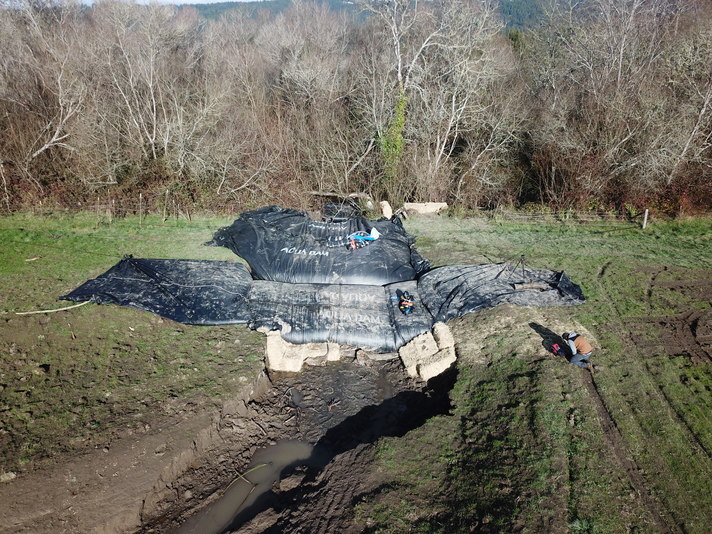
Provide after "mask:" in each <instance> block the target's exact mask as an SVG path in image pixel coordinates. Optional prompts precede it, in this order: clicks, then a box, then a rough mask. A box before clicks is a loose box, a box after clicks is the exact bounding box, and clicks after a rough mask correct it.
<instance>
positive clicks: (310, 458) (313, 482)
mask: <svg viewBox="0 0 712 534" xmlns="http://www.w3.org/2000/svg"><path fill="white" fill-rule="evenodd" d="M369 364H370V365H368V366H363V365H359V364H358V363H357V362H355V361H352V362H343V361H342V362H338V363H332V364H329V365H327V366H323V367H307V368H306V369H305V370H304V371H303V372H301V373H299V374H297V375H282V376H278V375H272V376H270V379H271V387H270V388H269V389H268V390H267V391H266V392H264V393H263V394H262V395H260V396H258V397H256V398H255V399H253V400H252V401H250V402H249V403H248V404H247V409H246V413H245V414H244V415H243V416H241V417H240V418H239V419H237V420H236V419H233V420H231V421H223V422H222V424H223V425H227V424H228V423H229V424H230V425H232V428H237V429H239V431H240V432H241V434H242V435H243V437H244V439H242V440H237V441H235V440H231V442H232V444H231V450H219V449H218V450H215V451H214V452H212V453H211V454H210V455H209V457H207V458H205V464H204V465H202V466H197V467H196V468H195V469H194V470H192V472H189V473H187V474H186V475H185V476H184V477H182V479H181V480H178V481H175V482H174V483H173V484H172V490H173V491H172V494H173V495H174V496H176V497H174V498H173V499H172V502H167V503H165V505H164V506H163V507H162V508H163V509H164V510H165V511H166V514H165V515H163V516H162V517H160V518H159V517H157V518H154V519H153V520H151V519H150V518H145V519H146V521H144V527H143V528H142V529H141V532H151V533H154V532H155V533H158V532H161V533H163V532H180V533H181V534H184V533H190V532H201V533H203V532H216V533H218V532H230V531H236V530H237V529H240V531H242V526H243V525H246V524H248V523H250V525H252V526H250V527H249V528H248V530H249V531H250V532H279V531H289V530H290V529H292V528H294V525H295V524H300V525H306V524H308V522H306V523H305V522H304V521H303V520H301V519H300V517H301V516H303V515H304V514H310V515H314V516H315V517H318V518H319V521H320V522H325V524H328V525H329V527H328V528H336V526H337V525H338V524H339V522H340V521H341V520H342V518H341V517H340V516H341V515H343V514H344V511H345V510H346V511H348V509H349V508H348V507H346V508H344V507H338V508H335V509H322V508H321V507H322V506H327V504H323V503H321V502H319V501H320V500H319V499H316V500H313V499H312V498H311V497H310V498H308V499H307V496H308V495H313V493H314V491H315V488H318V487H319V486H321V485H324V484H325V483H326V482H327V481H325V478H328V477H333V476H336V477H340V478H343V480H344V481H345V482H346V481H348V482H347V484H346V486H347V488H346V489H345V492H344V494H345V495H347V494H348V488H354V487H355V485H356V483H357V480H358V476H359V473H360V471H361V469H360V468H359V462H361V461H367V460H365V459H366V458H367V457H368V454H363V452H364V450H367V449H370V448H372V447H371V445H372V444H373V443H375V442H376V441H377V440H378V439H379V438H380V437H382V436H402V435H404V434H405V433H406V432H408V431H409V430H412V429H414V428H417V427H418V426H420V425H422V424H423V423H425V422H426V421H427V420H428V419H429V418H430V417H433V416H435V415H438V414H443V413H447V412H448V411H449V410H450V399H449V391H450V389H451V388H452V386H453V384H454V382H455V371H454V370H453V371H451V372H449V373H445V374H444V375H441V376H440V377H437V378H434V379H432V380H431V381H430V382H429V383H428V384H425V383H423V382H418V381H415V380H413V379H411V378H410V377H408V376H407V374H406V373H405V371H404V369H403V367H402V365H401V363H400V361H396V360H394V361H386V362H376V361H373V362H369ZM335 460H336V463H337V464H338V466H339V467H338V469H337V470H336V471H335V472H333V473H332V471H333V466H334V463H335ZM263 464H266V465H263ZM248 471H249V473H247V474H246V472H248ZM263 477H264V478H263ZM216 478H218V479H220V480H219V483H218V484H216V482H215V480H216ZM243 478H244V479H243ZM258 478H260V480H259V481H258ZM258 486H259V487H258ZM186 493H190V494H191V495H195V498H194V499H192V500H191V501H190V502H183V501H184V500H183V499H181V498H180V496H181V495H185V494H186ZM305 500H309V501H310V502H309V503H308V506H306V507H305V506H304V505H305V503H304V501H305ZM265 517H268V518H269V520H264V518H265ZM260 518H262V519H260ZM285 529H287V530H285ZM322 530H323V529H322V528H321V527H319V528H317V530H316V531H322Z"/></svg>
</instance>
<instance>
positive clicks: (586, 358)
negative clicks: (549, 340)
mask: <svg viewBox="0 0 712 534" xmlns="http://www.w3.org/2000/svg"><path fill="white" fill-rule="evenodd" d="M561 337H562V338H564V341H566V342H567V343H568V344H569V349H571V359H570V360H569V362H571V363H573V364H574V365H578V366H579V367H583V368H584V369H588V370H589V371H593V369H594V367H595V365H593V363H591V353H592V352H593V347H592V346H591V344H590V343H589V342H588V340H587V339H586V338H585V337H583V336H581V335H579V334H577V333H576V332H564V333H563V334H561Z"/></svg>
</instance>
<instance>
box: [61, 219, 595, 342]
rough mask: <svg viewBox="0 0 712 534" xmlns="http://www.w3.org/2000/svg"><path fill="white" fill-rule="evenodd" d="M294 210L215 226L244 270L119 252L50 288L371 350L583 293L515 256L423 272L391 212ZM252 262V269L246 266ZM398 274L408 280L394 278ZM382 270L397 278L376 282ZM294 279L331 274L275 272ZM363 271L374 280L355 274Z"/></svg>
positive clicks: (188, 320)
mask: <svg viewBox="0 0 712 534" xmlns="http://www.w3.org/2000/svg"><path fill="white" fill-rule="evenodd" d="M304 217H305V216H304V214H302V213H301V212H295V211H293V210H283V209H281V208H265V209H263V210H257V211H255V212H249V213H246V214H243V215H242V216H241V217H240V218H239V219H238V220H237V221H235V224H233V225H232V226H230V227H228V228H223V229H222V230H220V231H218V232H217V233H216V238H215V240H214V242H215V243H220V244H225V243H232V244H234V245H235V248H234V249H233V250H235V251H236V252H238V251H239V252H241V255H242V256H243V257H244V258H245V259H246V260H247V261H248V262H249V263H250V267H251V269H252V275H251V273H250V272H248V270H247V269H246V268H245V266H244V265H242V264H240V263H236V262H235V263H233V262H224V261H205V260H157V259H136V258H132V257H125V258H124V259H123V260H121V261H120V262H119V263H118V264H117V265H115V266H114V267H112V268H111V269H109V270H108V271H107V272H106V273H104V274H102V275H101V276H99V277H97V278H96V279H94V280H89V281H88V282H86V283H84V284H83V285H82V286H80V287H78V288H77V289H75V290H74V291H72V292H71V293H70V294H68V295H65V296H64V297H61V298H63V299H65V300H71V301H75V302H83V301H92V302H96V303H98V304H104V303H111V304H119V305H123V306H131V307H134V308H137V309H140V310H145V311H149V312H153V313H156V314H158V315H160V316H162V317H166V318H168V319H173V320H175V321H178V322H181V323H185V324H194V325H224V324H238V323H247V324H249V325H250V327H251V328H255V329H256V328H267V329H269V330H280V331H281V335H282V337H283V338H284V339H286V340H287V341H289V342H291V343H297V344H300V343H315V342H334V343H340V344H344V345H352V346H357V347H363V348H367V349H371V350H374V351H378V352H391V351H395V350H397V349H398V348H399V347H401V346H402V345H404V344H405V343H407V342H408V341H410V340H411V339H413V338H414V337H415V336H417V335H419V334H421V333H423V332H427V331H429V330H430V329H431V328H432V326H433V324H434V323H435V322H436V321H448V320H449V319H452V318H454V317H460V316H462V315H465V314H468V313H472V312H475V311H478V310H481V309H484V308H491V307H494V306H497V305H500V304H504V303H509V304H518V305H524V306H556V305H573V304H581V303H583V302H584V301H585V299H584V296H583V293H582V292H581V289H580V288H579V286H577V285H576V284H574V283H573V282H571V280H569V278H568V277H567V276H566V274H565V273H563V272H556V271H548V270H542V269H530V268H528V267H526V266H524V264H523V261H522V262H521V263H520V264H518V265H516V266H513V265H511V264H508V263H500V264H488V265H452V266H446V267H439V268H437V269H433V270H431V271H429V272H424V271H425V269H426V268H427V262H426V261H425V260H423V259H422V258H421V257H420V255H419V254H418V253H417V251H416V250H415V249H414V248H413V247H412V238H411V237H410V236H409V235H408V234H407V233H406V232H405V231H404V230H403V228H402V226H401V225H400V224H399V223H396V222H394V221H388V220H382V221H375V222H374V223H369V222H368V221H366V220H365V219H363V218H356V219H351V220H349V221H348V224H347V223H332V224H326V223H314V222H313V221H305V220H304ZM259 221H262V222H261V223H260V222H259ZM280 221H281V222H280ZM268 223H269V224H268ZM373 227H376V228H378V231H379V232H382V233H381V236H380V237H379V239H377V240H374V241H371V242H370V243H369V244H367V245H364V246H362V247H361V248H356V249H355V250H346V248H345V247H344V246H341V244H339V243H338V241H339V239H342V238H343V236H344V234H346V235H348V233H347V232H352V231H354V230H355V229H356V228H363V232H365V233H370V232H371V228H373ZM277 228H279V231H277ZM278 236H281V240H282V244H285V243H287V244H290V247H288V250H289V249H291V248H292V247H291V245H293V244H294V243H295V242H297V241H298V242H301V243H310V246H314V247H317V248H314V249H313V250H327V251H334V253H333V254H329V255H327V254H315V255H310V254H305V255H302V254H295V253H289V252H287V253H283V252H282V251H281V249H279V248H278V247H279V244H280V243H279V239H278ZM389 236H390V237H389ZM250 240H252V241H250ZM298 246H302V245H298ZM304 246H306V245H304ZM230 248H232V247H230ZM283 248H285V247H283ZM299 250H301V249H299ZM304 250H307V249H304ZM310 250H312V249H310ZM389 251H390V252H389ZM390 253H392V254H393V255H394V256H395V257H396V258H397V261H394V260H393V258H392V257H390V256H389V254H390ZM371 256H374V257H373V258H372V257H371ZM406 258H410V261H409V260H407V259H406ZM366 259H368V261H365V260H366ZM347 260H348V261H347ZM252 262H255V263H254V264H253V263H252ZM260 269H261V275H260V276H254V275H255V274H256V271H258V270H260ZM330 269H334V271H332V270H330ZM421 273H422V275H421V276H420V277H419V278H417V280H416V277H417V276H418V275H419V274H421ZM406 275H407V276H409V277H410V278H407V279H400V278H401V277H403V276H406ZM253 276H254V277H255V278H263V279H257V280H253ZM265 277H271V278H272V279H268V280H265V279H264V278H265ZM391 278H398V280H397V281H395V282H393V283H380V281H381V280H384V279H385V280H389V279H391ZM302 279H317V280H331V279H335V280H337V282H340V283H313V282H312V283H293V282H286V281H283V280H302ZM346 280H358V282H354V283H346V282H345V281H346ZM370 280H376V281H378V282H377V283H367V282H368V281H370ZM404 292H408V293H410V295H411V296H412V298H413V301H414V306H413V311H412V313H410V314H408V315H405V314H403V313H401V312H400V310H399V309H398V304H399V300H400V296H401V295H402V294H403V293H404Z"/></svg>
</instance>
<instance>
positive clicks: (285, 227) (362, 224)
mask: <svg viewBox="0 0 712 534" xmlns="http://www.w3.org/2000/svg"><path fill="white" fill-rule="evenodd" d="M373 229H375V230H376V232H375V233H374V232H373ZM374 235H376V236H377V237H376V238H373V237H372V236H374ZM414 243H415V240H414V239H413V237H412V236H410V235H409V234H408V233H407V232H406V231H405V230H404V228H403V225H402V224H401V222H400V219H398V218H393V219H390V220H389V219H382V220H378V221H369V220H367V219H365V218H364V217H354V218H351V219H348V220H346V221H341V222H320V221H314V220H311V219H309V217H308V216H307V214H306V213H304V212H302V211H296V210H291V209H284V208H280V207H278V206H270V207H267V208H261V209H258V210H255V211H250V212H247V213H243V214H242V215H240V217H239V218H238V219H237V220H236V221H235V222H234V223H233V224H232V225H231V226H228V227H225V228H221V229H220V230H218V231H217V232H216V233H215V235H214V236H213V240H212V241H211V242H209V243H207V244H208V245H213V246H224V247H227V248H229V249H230V250H232V251H233V252H234V253H235V254H237V255H238V256H240V257H241V258H244V259H245V261H247V263H248V264H249V265H250V268H251V269H252V275H253V277H254V278H256V279H258V280H271V281H274V282H289V283H301V284H303V283H306V284H309V283H312V284H314V283H316V284H358V285H385V284H390V283H393V282H402V281H404V280H415V279H416V277H417V276H418V275H419V274H420V273H423V272H425V271H427V270H428V268H429V266H430V265H429V263H428V262H427V261H426V260H424V259H423V258H422V257H421V256H420V254H418V251H417V250H415V248H414V247H413V244H414Z"/></svg>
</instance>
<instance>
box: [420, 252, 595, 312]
mask: <svg viewBox="0 0 712 534" xmlns="http://www.w3.org/2000/svg"><path fill="white" fill-rule="evenodd" d="M418 291H419V292H420V296H421V298H422V299H423V302H424V303H425V305H426V306H427V307H428V309H429V310H430V312H431V313H432V315H433V318H434V320H435V321H443V322H445V321H448V320H450V319H453V318H455V317H461V316H463V315H465V314H468V313H472V312H475V311H478V310H481V309H484V308H493V307H495V306H498V305H500V304H505V303H507V304H518V305H520V306H562V305H574V304H582V303H583V302H585V299H584V296H583V292H582V291H581V288H580V287H579V286H577V285H576V284H574V283H572V282H571V280H569V277H568V276H566V273H564V272H563V271H559V272H557V271H547V270H542V269H530V268H528V267H523V266H521V267H517V266H513V265H511V264H509V263H497V264H486V265H449V266H446V267H439V268H437V269H433V270H432V271H430V272H428V273H425V274H424V275H423V276H421V277H420V280H418Z"/></svg>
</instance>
